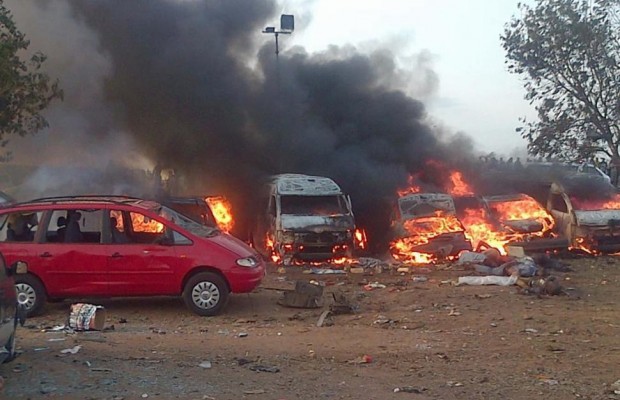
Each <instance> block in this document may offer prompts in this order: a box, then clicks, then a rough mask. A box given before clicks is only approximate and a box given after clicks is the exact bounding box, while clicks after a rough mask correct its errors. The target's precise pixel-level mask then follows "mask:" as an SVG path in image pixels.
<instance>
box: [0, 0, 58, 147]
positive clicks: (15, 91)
mask: <svg viewBox="0 0 620 400" xmlns="http://www.w3.org/2000/svg"><path fill="white" fill-rule="evenodd" d="M29 44H30V42H29V41H28V40H26V37H25V35H24V34H23V33H21V32H20V31H19V30H18V29H17V26H16V25H15V22H14V21H13V17H12V15H11V13H10V11H9V10H8V9H7V8H6V7H5V6H4V3H3V1H2V0H0V147H4V146H6V144H7V142H8V137H9V136H10V135H14V134H17V135H20V136H24V135H26V134H28V133H35V132H37V131H39V130H40V129H42V128H45V127H47V126H48V123H47V121H46V120H45V118H44V117H43V116H42V115H41V112H42V111H43V110H44V109H45V108H46V107H47V106H48V104H49V103H50V102H51V101H52V100H53V99H54V98H62V91H61V90H60V88H59V86H58V81H57V80H56V81H52V80H51V79H50V78H49V76H48V75H47V74H45V73H43V72H42V70H41V67H42V66H43V63H44V62H45V59H46V57H45V56H44V55H43V54H42V53H38V52H37V53H35V54H33V55H32V56H31V57H30V58H29V59H27V60H23V59H22V58H21V56H22V55H23V52H24V51H25V50H26V49H27V48H28V46H29ZM6 155H7V154H6V153H5V154H4V156H3V157H6Z"/></svg>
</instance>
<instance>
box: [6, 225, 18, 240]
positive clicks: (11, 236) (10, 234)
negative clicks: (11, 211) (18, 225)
mask: <svg viewBox="0 0 620 400" xmlns="http://www.w3.org/2000/svg"><path fill="white" fill-rule="evenodd" d="M6 240H7V241H8V242H14V241H16V240H17V237H16V235H15V229H13V226H12V225H11V223H10V222H9V224H8V225H7V227H6Z"/></svg>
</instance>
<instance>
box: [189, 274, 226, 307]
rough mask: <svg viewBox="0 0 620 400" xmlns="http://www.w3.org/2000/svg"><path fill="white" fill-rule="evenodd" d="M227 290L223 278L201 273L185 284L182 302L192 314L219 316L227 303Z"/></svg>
mask: <svg viewBox="0 0 620 400" xmlns="http://www.w3.org/2000/svg"><path fill="white" fill-rule="evenodd" d="M228 297H229V290H228V285H227V284H226V281H225V280H224V278H222V277H221V276H220V275H218V274H216V273H213V272H201V273H199V274H196V275H194V276H192V277H191V278H190V279H189V280H188V281H187V283H186V284H185V289H184V290H183V300H184V301H185V305H187V308H189V309H190V310H191V311H192V312H194V313H196V314H198V315H202V316H213V315H217V314H219V313H220V312H221V311H222V309H223V308H224V306H226V303H227V302H228Z"/></svg>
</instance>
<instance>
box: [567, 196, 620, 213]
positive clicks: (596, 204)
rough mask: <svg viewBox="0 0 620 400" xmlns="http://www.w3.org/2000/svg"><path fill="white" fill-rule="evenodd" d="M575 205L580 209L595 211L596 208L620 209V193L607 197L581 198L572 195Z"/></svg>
mask: <svg viewBox="0 0 620 400" xmlns="http://www.w3.org/2000/svg"><path fill="white" fill-rule="evenodd" d="M571 202H572V204H573V206H574V207H575V208H576V209H578V210H583V211H595V210H614V209H617V210H620V194H614V195H613V196H612V197H611V198H607V199H587V200H586V199H579V198H576V197H571Z"/></svg>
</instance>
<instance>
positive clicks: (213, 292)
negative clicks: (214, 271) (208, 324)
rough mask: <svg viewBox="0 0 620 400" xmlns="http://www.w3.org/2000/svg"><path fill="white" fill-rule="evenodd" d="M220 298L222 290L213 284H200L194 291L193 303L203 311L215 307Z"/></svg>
mask: <svg viewBox="0 0 620 400" xmlns="http://www.w3.org/2000/svg"><path fill="white" fill-rule="evenodd" d="M220 297H221V295H220V289H218V287H217V285H215V284H214V283H213V282H199V283H197V284H196V286H194V288H193V289H192V301H193V302H194V304H195V305H196V307H198V308H201V309H203V310H208V309H211V308H213V307H215V306H216V305H217V304H218V303H219V302H220Z"/></svg>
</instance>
